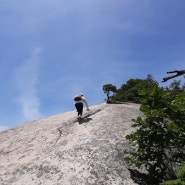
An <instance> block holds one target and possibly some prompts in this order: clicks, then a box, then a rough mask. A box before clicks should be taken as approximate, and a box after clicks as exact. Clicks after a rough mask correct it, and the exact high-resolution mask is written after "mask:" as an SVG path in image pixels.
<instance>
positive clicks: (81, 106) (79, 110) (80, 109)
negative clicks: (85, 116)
mask: <svg viewBox="0 0 185 185" xmlns="http://www.w3.org/2000/svg"><path fill="white" fill-rule="evenodd" d="M75 107H76V110H77V112H78V116H79V115H81V116H82V113H83V103H76V104H75Z"/></svg>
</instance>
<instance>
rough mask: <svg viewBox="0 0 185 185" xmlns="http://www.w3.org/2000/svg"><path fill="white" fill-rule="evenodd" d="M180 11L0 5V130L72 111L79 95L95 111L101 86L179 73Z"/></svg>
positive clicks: (129, 2) (161, 5)
mask: <svg viewBox="0 0 185 185" xmlns="http://www.w3.org/2000/svg"><path fill="white" fill-rule="evenodd" d="M184 10H185V1H184V0H175V1H174V0H171V1H169V0H155V1H154V0H114V1H111V0H78V1H77V0H70V1H69V0H52V1H51V0H26V1H25V0H0V50H1V54H0V61H1V67H0V84H1V91H0V130H3V129H6V128H12V127H15V126H17V125H19V124H22V123H24V122H27V121H31V120H35V119H39V118H43V117H49V116H52V115H55V114H59V113H62V112H67V111H71V110H74V105H73V96H74V95H75V94H77V93H79V92H83V93H84V95H85V96H86V98H87V99H88V102H89V105H90V106H92V105H97V104H100V103H101V102H103V100H104V98H105V97H106V96H105V94H104V93H103V91H102V86H103V85H104V84H107V83H112V84H113V85H116V86H117V88H119V87H120V86H121V85H122V84H124V83H126V81H128V80H129V79H131V78H141V79H145V78H146V76H147V74H152V76H153V77H154V79H155V80H157V81H158V82H160V81H161V80H162V78H163V77H165V76H166V72H167V71H170V70H176V69H177V70H182V69H183V70H184V69H185V62H184V61H185V24H184V18H185V11H184ZM178 79H180V78H177V80H178ZM183 79H184V78H182V80H183ZM161 85H164V86H166V84H164V83H162V84H161Z"/></svg>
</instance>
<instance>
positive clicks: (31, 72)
mask: <svg viewBox="0 0 185 185" xmlns="http://www.w3.org/2000/svg"><path fill="white" fill-rule="evenodd" d="M40 52H41V49H40V48H35V49H34V50H33V53H32V56H31V58H30V59H29V60H26V61H25V62H24V63H23V65H22V66H20V67H19V68H18V69H17V71H16V82H17V86H18V89H19V92H20V96H19V97H18V101H19V103H20V105H21V107H22V114H23V117H24V119H25V120H26V121H28V120H32V119H38V118H40V117H41V114H40V112H39V107H40V100H39V98H38V97H37V88H36V85H37V82H38V78H39V70H38V67H39V61H40V59H39V55H40Z"/></svg>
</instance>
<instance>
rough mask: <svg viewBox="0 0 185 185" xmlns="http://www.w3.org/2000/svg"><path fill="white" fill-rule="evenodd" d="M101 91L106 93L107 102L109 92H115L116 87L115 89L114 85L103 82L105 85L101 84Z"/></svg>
mask: <svg viewBox="0 0 185 185" xmlns="http://www.w3.org/2000/svg"><path fill="white" fill-rule="evenodd" d="M103 91H104V93H105V94H106V95H107V103H109V102H110V93H111V92H113V93H114V92H116V91H117V89H116V86H114V85H112V84H105V85H103Z"/></svg>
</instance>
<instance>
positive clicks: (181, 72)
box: [162, 70, 185, 82]
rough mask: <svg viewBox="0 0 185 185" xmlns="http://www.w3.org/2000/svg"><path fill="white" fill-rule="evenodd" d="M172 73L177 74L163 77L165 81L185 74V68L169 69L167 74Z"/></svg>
mask: <svg viewBox="0 0 185 185" xmlns="http://www.w3.org/2000/svg"><path fill="white" fill-rule="evenodd" d="M170 73H176V74H175V75H172V76H169V77H165V78H163V81H162V82H166V81H168V80H170V79H172V78H176V77H178V76H181V75H183V74H185V70H180V71H178V70H175V71H169V72H167V74H170Z"/></svg>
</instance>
